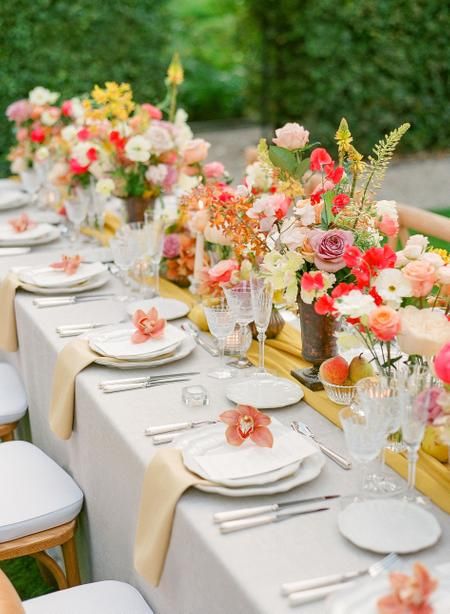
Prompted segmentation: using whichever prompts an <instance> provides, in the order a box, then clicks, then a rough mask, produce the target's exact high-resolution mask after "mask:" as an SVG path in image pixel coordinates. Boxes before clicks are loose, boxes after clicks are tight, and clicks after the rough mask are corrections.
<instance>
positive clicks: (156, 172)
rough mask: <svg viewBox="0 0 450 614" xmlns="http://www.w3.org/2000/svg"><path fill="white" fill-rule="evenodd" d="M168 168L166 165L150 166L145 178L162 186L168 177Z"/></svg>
mask: <svg viewBox="0 0 450 614" xmlns="http://www.w3.org/2000/svg"><path fill="white" fill-rule="evenodd" d="M167 173H168V170H167V166H166V165H165V164H157V165H156V166H149V167H148V169H147V172H146V173H145V178H146V179H147V181H148V182H149V183H154V184H156V185H161V184H162V183H163V181H164V179H165V178H166V177H167Z"/></svg>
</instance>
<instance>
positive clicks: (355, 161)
mask: <svg viewBox="0 0 450 614" xmlns="http://www.w3.org/2000/svg"><path fill="white" fill-rule="evenodd" d="M347 156H348V159H349V160H350V162H351V164H350V167H351V171H352V173H353V174H354V175H359V174H360V173H362V171H363V170H364V167H365V162H363V156H362V154H360V153H359V151H357V150H356V149H355V148H354V147H353V145H349V148H348V151H347Z"/></svg>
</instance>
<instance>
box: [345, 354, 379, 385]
mask: <svg viewBox="0 0 450 614" xmlns="http://www.w3.org/2000/svg"><path fill="white" fill-rule="evenodd" d="M374 374H375V372H374V370H373V367H372V365H371V364H370V362H368V361H367V360H366V359H365V358H364V356H363V355H362V354H360V355H359V356H355V357H354V358H352V361H351V362H350V368H349V377H350V380H351V381H352V382H353V383H354V384H356V382H359V380H360V379H364V378H365V377H372V375H374Z"/></svg>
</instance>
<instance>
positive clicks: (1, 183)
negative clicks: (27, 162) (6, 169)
mask: <svg viewBox="0 0 450 614" xmlns="http://www.w3.org/2000/svg"><path fill="white" fill-rule="evenodd" d="M0 190H20V191H21V192H22V193H24V187H23V185H22V183H21V182H20V181H19V179H7V178H3V179H0Z"/></svg>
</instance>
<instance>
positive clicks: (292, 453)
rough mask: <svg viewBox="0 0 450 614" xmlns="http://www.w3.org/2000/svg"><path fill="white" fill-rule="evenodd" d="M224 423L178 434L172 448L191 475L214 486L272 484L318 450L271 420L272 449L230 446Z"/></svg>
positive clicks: (251, 445) (253, 445) (246, 443)
mask: <svg viewBox="0 0 450 614" xmlns="http://www.w3.org/2000/svg"><path fill="white" fill-rule="evenodd" d="M226 428H227V427H226V425H225V424H223V423H218V424H213V425H210V426H205V427H204V428H202V429H194V430H192V431H188V432H186V433H181V434H180V435H179V436H178V437H177V438H176V439H175V441H174V443H173V445H174V446H175V447H176V448H179V449H181V450H182V454H183V462H184V464H185V466H186V467H187V468H188V469H189V470H190V471H192V472H194V473H196V474H197V475H199V476H200V477H202V478H204V479H205V480H209V481H211V482H214V483H216V484H221V485H224V486H229V487H231V488H239V487H241V486H253V485H257V484H267V483H270V482H275V481H277V480H278V479H280V478H282V477H286V476H287V475H292V474H293V473H294V472H295V471H296V470H297V469H298V468H299V466H300V463H301V462H302V461H304V460H305V459H306V458H307V457H308V456H311V455H312V454H315V453H316V451H317V447H316V446H315V445H314V444H313V443H311V441H310V440H306V439H304V438H303V437H299V436H298V434H297V433H294V432H293V431H292V430H291V429H288V428H287V427H285V426H283V425H282V424H280V423H279V422H278V420H272V423H271V424H270V427H269V428H270V430H271V431H272V434H273V436H274V445H273V447H272V448H263V447H260V446H257V445H256V444H255V443H254V442H252V441H251V440H250V439H248V440H247V441H245V442H244V443H243V444H242V445H241V446H238V447H237V446H231V445H230V444H228V443H227V441H226V438H225V430H226Z"/></svg>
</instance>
